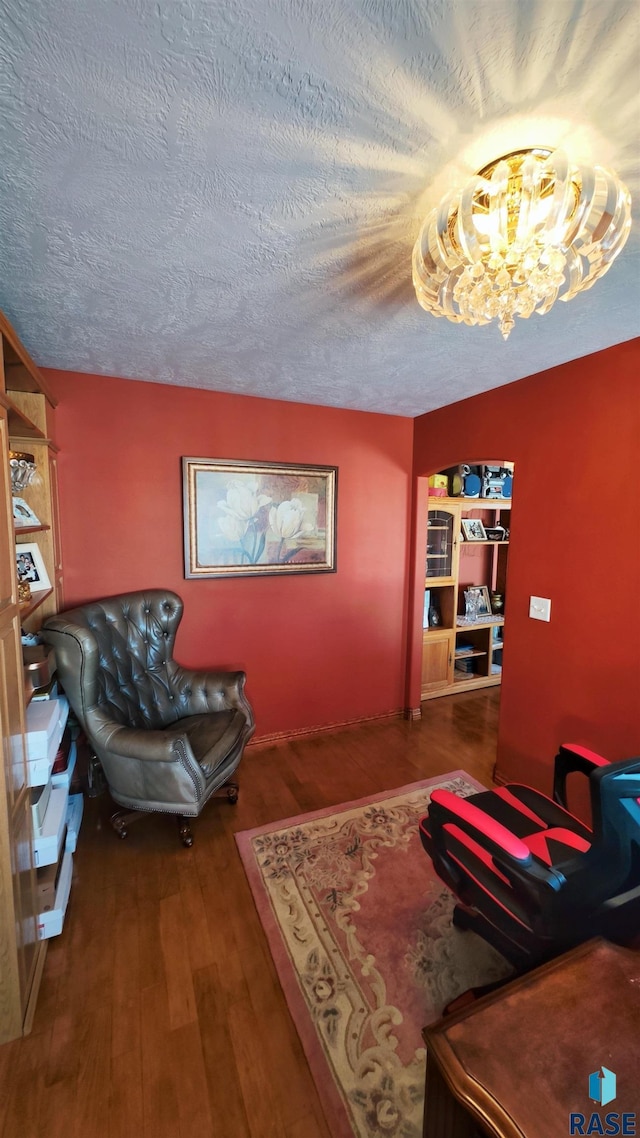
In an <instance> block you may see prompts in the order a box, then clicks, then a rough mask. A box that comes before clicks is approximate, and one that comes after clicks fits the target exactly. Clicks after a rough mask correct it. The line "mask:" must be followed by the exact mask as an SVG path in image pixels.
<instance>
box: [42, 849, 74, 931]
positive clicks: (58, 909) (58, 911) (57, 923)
mask: <svg viewBox="0 0 640 1138" xmlns="http://www.w3.org/2000/svg"><path fill="white" fill-rule="evenodd" d="M72 872H73V857H72V856H71V854H70V853H65V855H64V858H63V860H62V868H61V870H60V877H59V878H58V888H57V889H56V899H55V908H53V909H50V910H49V912H46V913H40V914H39V916H38V938H39V940H48V938H49V937H50V936H58V934H59V933H61V932H62V926H63V924H64V917H65V913H66V911H67V905H68V903H69V894H70V892H71V875H72Z"/></svg>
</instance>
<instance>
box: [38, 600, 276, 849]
mask: <svg viewBox="0 0 640 1138" xmlns="http://www.w3.org/2000/svg"><path fill="white" fill-rule="evenodd" d="M183 607H184V606H183V602H182V600H181V598H180V597H179V596H178V595H177V594H176V593H173V592H169V591H168V590H164V589H149V590H146V591H144V592H139V593H123V594H121V595H120V596H116V597H108V598H107V599H106V600H101V601H94V602H92V603H90V604H86V605H81V606H79V607H78V608H75V609H70V610H69V611H68V612H63V613H59V614H58V615H57V616H53V617H50V618H49V619H48V620H47V621H46V622H45V624H44V626H43V628H42V630H41V636H42V639H43V640H44V641H45V642H46V643H47V644H50V645H52V647H53V648H54V649H55V656H56V666H57V671H58V677H59V679H60V682H61V684H62V686H63V688H64V691H65V693H66V695H67V697H68V699H69V702H70V704H71V706H72V708H73V710H74V712H75V714H76V715H77V717H78V720H79V722H80V724H81V725H82V727H83V729H84V731H85V734H86V736H87V739H88V741H89V743H90V745H91V746H92V747H93V749H94V751H95V753H96V756H97V757H98V759H99V760H100V763H101V765H102V769H103V771H104V777H105V779H106V782H107V785H108V787H109V791H110V793H111V797H112V798H113V799H114V801H115V802H117V803H118V804H119V805H121V806H124V807H126V810H124V811H119V812H118V813H117V814H114V815H113V817H112V819H111V821H112V824H113V826H114V828H115V830H116V832H117V833H118V834H119V835H120V837H123V838H124V837H126V834H127V825H128V823H129V822H131V821H133V820H134V819H135V818H137V817H139V816H141V815H143V814H144V813H148V812H150V811H161V812H164V813H167V814H176V815H177V816H178V820H179V828H180V836H181V839H182V841H183V843H184V844H185V845H187V846H190V845H191V844H192V841H193V838H192V835H191V831H190V829H189V825H188V823H187V821H186V819H187V818H195V817H197V815H198V814H200V812H201V811H202V808H203V807H204V805H205V803H206V802H208V800H209V799H210V798H211V797H212V795H214V794H215V793H216V792H219V793H225V794H226V796H227V797H228V799H229V800H230V801H231V802H236V801H237V798H238V784H237V783H236V782H235V781H233V780H232V778H231V776H232V774H233V773H234V771H235V770H236V767H237V766H238V764H239V762H240V759H241V758H242V753H243V751H244V748H245V746H246V744H247V742H248V740H249V739H250V738H251V736H252V735H253V732H254V730H255V725H254V720H253V712H252V710H251V706H250V704H249V703H248V701H247V699H246V697H245V695H244V685H245V673H244V672H222V671H192V670H189V669H187V668H183V667H181V665H180V664H178V663H176V661H175V660H174V658H173V647H174V643H175V638H176V632H177V629H178V625H179V623H180V620H181V618H182V612H183Z"/></svg>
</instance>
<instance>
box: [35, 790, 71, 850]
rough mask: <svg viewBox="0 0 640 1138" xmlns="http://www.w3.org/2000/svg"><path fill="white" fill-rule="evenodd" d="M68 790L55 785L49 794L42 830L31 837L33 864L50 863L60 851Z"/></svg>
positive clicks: (64, 825)
mask: <svg viewBox="0 0 640 1138" xmlns="http://www.w3.org/2000/svg"><path fill="white" fill-rule="evenodd" d="M68 797H69V795H68V792H67V790H66V789H65V788H64V787H56V788H55V789H54V790H52V791H51V794H50V796H49V805H48V806H47V813H46V814H45V816H44V819H43V822H42V831H41V833H39V834H36V835H35V837H34V839H33V864H34V865H35V866H36V869H37V868H38V866H41V865H51V863H52V862H54V861H57V860H58V858H59V856H60V853H61V852H62V843H63V841H64V832H65V828H66V824H67V800H68Z"/></svg>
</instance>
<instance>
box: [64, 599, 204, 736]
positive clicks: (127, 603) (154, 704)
mask: <svg viewBox="0 0 640 1138" xmlns="http://www.w3.org/2000/svg"><path fill="white" fill-rule="evenodd" d="M183 608H184V605H183V602H182V600H181V598H180V597H178V596H177V595H176V594H175V593H167V592H164V591H161V590H159V589H155V590H149V591H148V592H145V593H137V594H125V595H124V596H121V597H110V598H108V599H107V600H104V601H95V602H94V603H93V604H88V605H83V606H82V608H78V609H72V610H71V611H70V612H68V613H66V614H65V616H66V620H67V622H68V623H75V624H77V626H78V628H79V629H81V628H85V629H87V631H88V632H89V634H90V635H91V637H92V639H93V641H95V651H94V650H93V646H92V645H91V644H90V641H89V640H88V638H87V639H86V640H85V641H84V654H85V668H84V675H83V684H82V687H81V688H79V695H81V697H82V702H83V704H85V705H87V706H98V707H105V706H106V707H108V708H109V710H110V713H111V715H112V716H113V718H114V719H116V720H117V721H118V723H122V724H126V725H127V726H129V727H142V728H147V729H149V730H153V729H158V728H162V727H166V726H167V724H168V723H172V722H175V721H176V720H177V719H179V718H180V716H181V714H182V713H183V709H182V708H181V706H180V705H181V701H180V698H179V695H178V693H177V692H176V690H175V684H174V675H175V672H176V664H175V661H174V659H173V648H174V644H175V639H176V633H177V630H178V625H179V624H180V621H181V619H182V612H183ZM89 661H90V662H91V665H92V666H91V667H88V666H87V664H88V662H89ZM91 676H94V678H95V687H94V686H93V684H90V683H89V679H90V677H91ZM79 678H80V673H79V674H78V679H79Z"/></svg>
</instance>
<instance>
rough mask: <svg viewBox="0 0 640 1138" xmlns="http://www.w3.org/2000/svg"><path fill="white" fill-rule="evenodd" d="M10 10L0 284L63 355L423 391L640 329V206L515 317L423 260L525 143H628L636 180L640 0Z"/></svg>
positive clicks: (111, 367) (280, 393) (377, 396)
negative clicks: (435, 289) (580, 270)
mask: <svg viewBox="0 0 640 1138" xmlns="http://www.w3.org/2000/svg"><path fill="white" fill-rule="evenodd" d="M0 15H1V17H2V19H1V31H0V66H1V68H2V76H1V79H0V148H1V160H0V307H1V308H2V309H4V311H5V312H6V313H7V315H8V317H9V319H10V320H11V321H12V322H13V323H14V324H15V326H16V328H17V330H18V331H19V333H20V335H21V336H22V338H23V340H24V342H25V344H26V345H27V347H28V348H29V349H30V351H31V353H32V355H33V356H34V358H35V359H36V361H37V362H38V363H39V364H41V365H43V366H50V367H58V368H68V369H74V370H77V371H84V372H97V373H100V374H110V375H120V376H125V377H131V378H137V379H142V380H145V379H146V380H157V381H160V382H165V383H172V384H185V385H189V386H196V387H206V388H212V389H215V390H220V391H234V392H240V393H243V394H249V395H260V396H267V397H272V398H276V399H287V400H300V401H303V402H309V403H323V404H330V405H335V406H340V407H352V408H360V409H363V410H374V411H383V412H389V413H394V414H402V415H417V414H420V413H421V412H423V411H427V410H430V409H432V408H434V407H438V406H441V405H443V404H446V403H451V402H453V401H455V400H458V399H462V398H465V397H466V396H468V395H471V394H474V393H476V392H478V391H482V390H485V389H488V388H491V387H495V386H499V385H501V384H504V383H508V382H510V381H511V380H514V379H518V378H520V377H522V376H524V375H528V374H531V373H532V372H535V371H540V370H542V369H543V368H546V367H551V366H553V365H554V364H558V363H562V362H565V361H566V360H569V359H573V358H576V357H579V356H583V355H587V354H588V353H590V352H593V351H596V350H598V349H600V348H603V347H607V346H609V345H611V344H614V343H617V342H620V341H623V340H628V339H631V338H632V337H634V336H637V335H639V334H640V254H639V245H640V237H639V231H638V221H637V220H636V222H635V225H634V229H633V230H632V235H631V238H630V240H629V242H628V244H627V246H626V248H625V249H624V251H623V252H622V254H621V255H620V257H619V258H618V260H617V261H616V262H615V264H614V265H613V267H612V269H611V271H610V272H609V273H608V274H607V276H606V277H605V278H604V279H603V280H601V281H599V282H598V283H597V284H596V285H595V287H594V288H593V289H592V290H591V291H589V292H587V293H585V294H583V295H582V296H579V297H577V298H576V299H575V300H573V301H572V302H571V303H570V304H568V305H564V304H558V305H556V306H555V308H554V309H553V310H552V311H551V312H550V313H549V314H548V315H547V316H544V317H537V316H536V317H533V318H532V319H531V320H529V321H516V327H515V329H514V331H513V332H512V334H511V338H510V340H509V341H508V343H507V344H504V343H503V341H502V339H501V337H500V334H499V331H498V330H497V328H494V327H485V328H467V327H464V326H458V325H453V324H450V323H449V322H447V321H445V320H443V319H439V320H436V319H435V318H434V317H432V316H429V315H427V313H425V312H423V311H422V309H421V308H419V306H418V304H417V301H416V300H415V296H414V294H413V289H412V285H411V249H412V246H413V242H414V240H415V237H416V235H417V232H418V229H419V226H420V221H421V219H422V218H423V217H424V215H425V214H426V212H427V211H428V209H429V208H430V207H431V206H432V205H434V204H435V202H436V201H437V200H438V198H439V196H440V195H441V193H442V192H443V191H444V190H445V189H446V188H448V187H449V186H452V185H453V184H454V182H458V181H460V180H461V179H463V178H465V177H467V176H468V175H469V174H470V173H472V172H473V171H474V170H476V169H479V168H480V167H481V166H482V165H484V164H485V163H486V162H488V161H489V160H491V159H493V158H495V157H497V156H498V155H500V154H503V153H505V152H507V151H509V150H512V149H514V148H516V147H518V146H522V145H529V144H537V145H546V146H557V145H564V146H565V147H566V148H568V149H569V150H570V152H571V153H572V155H573V156H575V157H577V158H579V159H583V160H587V161H591V162H600V163H601V164H604V165H611V166H613V167H614V168H615V169H617V170H618V172H619V174H620V175H621V177H622V178H623V179H624V180H625V181H626V182H627V185H628V186H629V189H630V190H631V193H632V195H633V198H634V202H635V203H638V202H640V136H639V126H638V124H639V123H640V113H639V107H638V94H639V83H638V74H639V70H640V57H639V43H640V39H639V21H640V5H639V4H638V2H637V0H631V2H627V0H225V2H223V0H180V2H176V3H171V2H170V0H0ZM638 213H639V210H638V205H637V204H636V205H635V207H634V214H636V215H637V214H638Z"/></svg>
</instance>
